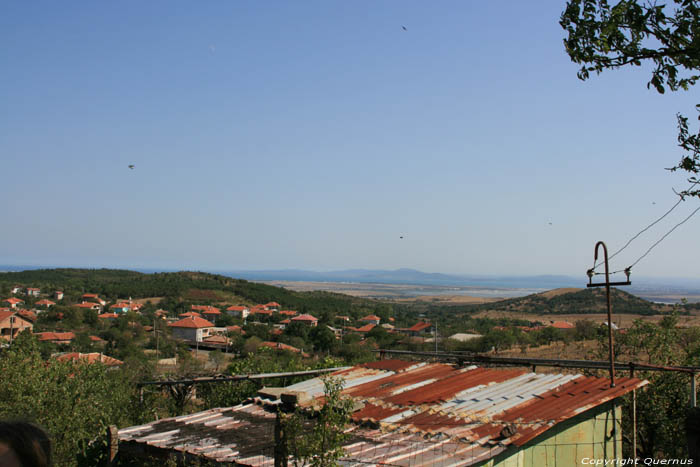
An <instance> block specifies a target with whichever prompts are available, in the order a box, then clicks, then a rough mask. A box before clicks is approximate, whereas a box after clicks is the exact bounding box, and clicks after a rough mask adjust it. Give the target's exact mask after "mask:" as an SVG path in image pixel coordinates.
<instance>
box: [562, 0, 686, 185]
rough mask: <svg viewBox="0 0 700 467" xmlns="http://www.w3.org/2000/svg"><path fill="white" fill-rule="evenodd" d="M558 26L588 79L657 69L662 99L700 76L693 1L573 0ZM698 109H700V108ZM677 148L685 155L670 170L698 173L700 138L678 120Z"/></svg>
mask: <svg viewBox="0 0 700 467" xmlns="http://www.w3.org/2000/svg"><path fill="white" fill-rule="evenodd" d="M560 24H561V26H562V28H564V30H566V32H567V34H568V37H567V38H566V39H565V40H564V46H565V47H566V52H567V53H568V54H569V57H571V60H572V61H573V62H575V63H578V64H581V65H582V66H581V69H580V70H579V72H578V76H579V78H580V79H582V80H585V79H588V78H589V76H590V72H591V71H595V72H596V73H601V72H602V71H603V70H606V69H616V68H621V67H627V66H641V65H642V63H643V62H649V63H652V64H653V66H654V68H653V70H652V73H651V79H650V80H649V82H648V83H647V88H651V87H653V88H654V89H656V91H657V92H659V93H661V94H663V93H664V92H665V90H666V87H668V88H669V89H670V90H671V91H677V90H679V89H683V90H688V89H689V88H690V86H692V85H694V84H695V83H696V82H697V80H698V78H700V75H699V74H698V71H699V70H700V33H699V29H698V25H700V5H698V3H697V2H696V1H693V0H672V1H670V2H668V3H667V4H658V3H656V2H641V1H638V0H622V1H619V2H617V3H615V4H614V5H612V6H611V5H610V4H609V3H608V1H607V0H570V1H569V2H568V3H567V5H566V9H565V10H564V13H562V16H561V20H560ZM698 110H700V107H698ZM678 128H679V136H678V142H679V146H680V147H681V148H682V149H683V150H684V151H687V153H686V154H685V155H684V156H683V157H682V159H681V162H680V163H679V164H678V165H677V166H675V167H673V168H672V169H671V170H679V169H680V170H685V171H687V172H690V173H691V174H694V175H693V176H691V178H690V180H689V181H691V182H692V183H695V182H697V178H696V175H697V174H698V172H699V171H700V165H699V162H700V161H699V159H698V156H699V154H700V133H698V134H697V135H689V133H688V120H687V118H685V117H683V116H682V115H678ZM681 196H700V190H698V189H695V190H692V189H690V190H687V191H684V192H682V193H681Z"/></svg>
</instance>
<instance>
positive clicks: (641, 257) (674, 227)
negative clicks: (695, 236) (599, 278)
mask: <svg viewBox="0 0 700 467" xmlns="http://www.w3.org/2000/svg"><path fill="white" fill-rule="evenodd" d="M698 211H700V207H698V208H696V209H695V211H693V212H691V213H690V215H689V216H688V217H686V218H685V219H683V220H682V221H680V222H679V223H678V224H676V225H674V226H673V228H672V229H671V230H669V231H668V232H666V234H665V235H664V236H663V237H661V238H660V239H658V240H657V241H656V243H654V244H653V245H652V246H651V247H649V249H648V250H647V251H646V253H644V254H643V255H642V256H640V257H639V258H638V259H637V261H635V262H634V263H632V265H631V266H629V268H628V269H632V267H633V266H634V265H636V264H637V263H638V262H640V261H641V260H642V259H643V258H644V257H645V256H646V255H648V254H649V252H650V251H651V250H653V249H654V247H655V246H656V245H658V244H659V243H661V242H662V241H663V240H664V239H665V238H666V237H668V236H669V235H671V232H673V231H674V230H676V228H678V227H680V226H681V225H683V224H685V222H686V221H687V220H688V219H690V218H691V217H693V216H694V215H695V213H696V212H698Z"/></svg>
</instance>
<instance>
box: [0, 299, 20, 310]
mask: <svg viewBox="0 0 700 467" xmlns="http://www.w3.org/2000/svg"><path fill="white" fill-rule="evenodd" d="M2 302H3V303H9V305H10V308H17V305H19V304H20V303H24V300H22V299H19V298H15V297H10V298H7V299H5V300H3V301H2Z"/></svg>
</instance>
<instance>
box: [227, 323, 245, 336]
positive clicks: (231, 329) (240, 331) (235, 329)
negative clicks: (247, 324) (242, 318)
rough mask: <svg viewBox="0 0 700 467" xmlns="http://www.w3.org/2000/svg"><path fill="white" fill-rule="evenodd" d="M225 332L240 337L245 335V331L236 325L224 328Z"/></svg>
mask: <svg viewBox="0 0 700 467" xmlns="http://www.w3.org/2000/svg"><path fill="white" fill-rule="evenodd" d="M226 331H227V332H235V333H238V334H241V335H245V331H244V330H243V328H242V327H240V326H238V325H233V326H226Z"/></svg>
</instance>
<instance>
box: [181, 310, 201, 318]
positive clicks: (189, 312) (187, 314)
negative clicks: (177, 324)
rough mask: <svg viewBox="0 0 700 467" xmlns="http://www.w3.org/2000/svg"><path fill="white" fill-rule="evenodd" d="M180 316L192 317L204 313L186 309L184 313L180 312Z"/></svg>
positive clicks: (199, 316)
mask: <svg viewBox="0 0 700 467" xmlns="http://www.w3.org/2000/svg"><path fill="white" fill-rule="evenodd" d="M178 316H179V317H180V318H191V317H192V316H197V317H198V318H201V317H202V315H201V314H199V313H197V312H196V311H186V312H184V313H180V314H179V315H178Z"/></svg>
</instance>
